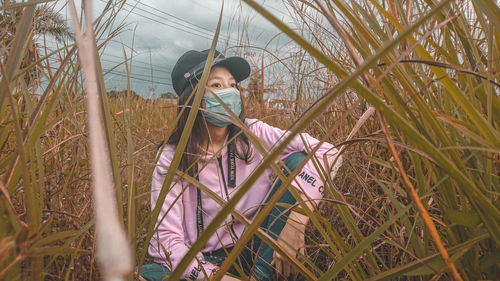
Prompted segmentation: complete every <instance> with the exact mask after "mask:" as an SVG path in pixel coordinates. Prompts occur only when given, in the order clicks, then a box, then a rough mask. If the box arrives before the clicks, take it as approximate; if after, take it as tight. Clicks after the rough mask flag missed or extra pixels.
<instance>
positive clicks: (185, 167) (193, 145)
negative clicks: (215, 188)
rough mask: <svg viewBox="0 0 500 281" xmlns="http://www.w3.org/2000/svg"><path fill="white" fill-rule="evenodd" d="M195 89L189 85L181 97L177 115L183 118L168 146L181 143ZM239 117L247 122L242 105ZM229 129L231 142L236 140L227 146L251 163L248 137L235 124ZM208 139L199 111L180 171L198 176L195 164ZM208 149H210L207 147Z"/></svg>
mask: <svg viewBox="0 0 500 281" xmlns="http://www.w3.org/2000/svg"><path fill="white" fill-rule="evenodd" d="M195 87H196V84H194V85H193V84H190V85H188V86H187V87H186V89H184V91H183V92H182V94H181V95H180V97H179V107H178V109H177V114H181V116H180V118H179V121H178V123H177V127H176V128H175V130H174V132H173V133H172V135H170V138H169V139H168V140H167V144H171V145H176V146H177V144H178V143H179V140H180V138H181V135H182V130H183V129H184V127H185V126H186V122H187V119H188V115H189V112H190V110H191V106H192V104H193V100H194V97H191V98H190V96H194V95H191V94H192V93H193V90H194V88H195ZM183 108H185V109H184V111H182V109H183ZM181 112H182V113H181ZM239 117H240V120H241V121H244V120H245V107H244V105H242V110H241V114H240V116H239ZM227 128H228V139H229V140H231V139H233V138H234V136H236V137H235V138H234V140H233V141H231V142H230V143H229V144H227V145H231V146H233V148H234V150H233V151H235V155H236V157H237V158H239V159H242V160H244V161H245V162H246V163H249V162H251V161H252V148H251V146H250V142H249V140H248V137H247V136H246V135H245V134H244V133H242V132H241V128H240V127H238V126H236V125H234V124H230V125H229V126H228V127H227ZM208 139H209V135H208V128H207V125H206V121H205V118H204V117H203V114H202V111H198V113H197V114H196V119H195V121H194V124H193V129H192V131H191V134H190V135H189V138H188V142H187V144H186V148H185V150H184V153H183V154H182V158H181V162H180V164H179V170H180V171H183V172H185V173H187V174H188V175H190V176H192V177H194V176H195V175H196V173H197V172H198V168H197V167H198V165H196V164H194V163H195V162H197V161H198V159H199V158H200V157H201V156H202V151H201V150H200V148H201V146H202V145H203V140H208ZM206 149H208V147H206Z"/></svg>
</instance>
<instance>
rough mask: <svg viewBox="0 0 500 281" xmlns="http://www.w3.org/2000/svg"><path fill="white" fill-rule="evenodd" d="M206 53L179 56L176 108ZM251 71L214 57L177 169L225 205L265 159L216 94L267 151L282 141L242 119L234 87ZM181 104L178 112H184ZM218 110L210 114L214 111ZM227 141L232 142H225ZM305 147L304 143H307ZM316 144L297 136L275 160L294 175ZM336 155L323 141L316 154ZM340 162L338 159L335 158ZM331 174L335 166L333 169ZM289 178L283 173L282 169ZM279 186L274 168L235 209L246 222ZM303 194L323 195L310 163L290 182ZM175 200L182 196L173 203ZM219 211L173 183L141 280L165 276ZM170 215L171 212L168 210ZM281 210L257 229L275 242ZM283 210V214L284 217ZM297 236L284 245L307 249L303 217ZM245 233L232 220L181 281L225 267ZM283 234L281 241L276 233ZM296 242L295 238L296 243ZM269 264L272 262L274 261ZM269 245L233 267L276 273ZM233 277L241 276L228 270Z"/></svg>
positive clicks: (166, 161)
mask: <svg viewBox="0 0 500 281" xmlns="http://www.w3.org/2000/svg"><path fill="white" fill-rule="evenodd" d="M208 53H209V50H205V51H202V52H198V51H188V52H186V53H185V54H184V55H182V56H181V57H180V58H179V60H178V61H177V63H176V65H175V66H174V68H173V70H172V83H173V87H174V90H175V92H176V94H177V95H178V96H179V104H180V105H191V104H192V100H193V98H190V96H191V93H192V92H193V89H194V88H195V87H196V84H197V82H198V80H199V79H200V77H201V75H202V72H203V68H204V66H205V63H206V60H207V57H208ZM249 74H250V65H249V64H248V62H247V61H246V60H245V59H243V58H240V57H230V58H225V57H224V56H223V55H222V54H220V53H219V52H217V51H216V52H215V57H214V60H213V67H212V68H211V71H210V73H209V75H208V81H207V84H206V87H205V94H204V98H203V101H202V108H203V109H202V110H200V111H199V112H198V114H197V116H196V120H195V123H194V126H193V129H192V132H191V134H190V137H189V140H188V143H187V146H186V149H185V151H184V154H183V156H182V159H181V162H180V165H179V168H178V169H179V170H181V171H182V172H185V173H186V174H187V175H189V176H191V177H195V178H198V180H199V181H200V183H202V184H203V185H205V186H207V187H208V188H210V189H211V190H212V191H213V192H215V193H216V194H217V195H219V196H220V197H221V198H223V200H229V199H230V198H231V194H232V193H233V192H235V190H237V189H238V186H239V185H240V184H241V183H242V182H244V180H245V179H246V178H247V177H248V176H249V175H250V174H251V173H252V171H253V170H254V169H255V168H256V167H257V166H258V164H259V163H260V161H261V160H262V158H263V156H262V155H261V154H260V153H259V152H258V151H257V149H256V148H255V147H254V145H253V144H252V143H251V142H250V141H249V139H248V137H247V136H246V135H245V134H243V133H241V132H240V130H241V129H240V128H239V127H238V126H237V125H235V124H233V122H232V119H231V116H230V114H229V113H227V112H226V110H225V109H224V107H223V106H222V105H221V104H220V103H219V101H218V99H216V98H215V97H214V95H217V96H218V97H219V98H220V100H222V101H223V102H224V103H225V104H226V105H227V106H228V107H229V108H230V109H231V110H232V111H233V112H234V113H235V114H236V116H239V117H240V119H241V121H242V122H243V123H244V124H245V125H246V126H247V127H248V129H249V130H250V131H251V132H252V134H254V135H255V136H256V137H257V138H258V139H260V140H261V141H262V142H263V143H264V144H265V145H267V146H268V147H272V146H273V145H274V144H276V143H277V142H278V141H279V140H280V138H282V136H283V134H284V133H285V132H284V131H282V130H280V129H278V128H274V127H271V126H269V125H267V124H265V123H263V122H260V121H258V120H255V119H249V118H245V117H244V111H243V105H242V99H241V96H240V93H239V91H238V83H239V82H241V81H242V80H244V79H246V78H247V77H248V75H249ZM181 110H182V107H180V109H179V112H181ZM212 113H215V114H212ZM188 114H189V107H186V109H185V110H184V112H183V113H182V114H181V116H180V119H179V123H178V124H177V129H176V130H175V132H174V133H173V134H172V136H171V137H170V138H169V140H168V141H167V144H166V145H165V146H164V148H163V150H162V151H161V155H160V158H159V161H158V165H157V166H156V168H155V171H154V174H153V183H152V191H151V206H152V207H154V206H155V205H156V202H157V200H158V195H159V193H160V190H161V187H162V185H163V181H164V179H165V175H166V173H167V169H168V167H169V166H170V163H171V161H172V159H173V155H174V152H175V150H176V148H177V144H178V142H179V139H180V136H181V134H182V129H183V128H184V125H185V124H186V121H187V118H188ZM229 140H232V141H231V142H229V143H228V141H229ZM304 143H306V144H307V146H306V144H304ZM318 144H319V141H318V140H316V139H314V138H312V137H311V136H309V135H308V134H302V136H297V137H296V138H294V139H293V141H292V142H291V143H290V144H289V145H288V146H287V148H286V149H285V150H284V151H283V152H282V154H281V157H280V159H281V160H283V161H284V163H285V165H286V166H287V168H288V169H289V170H291V171H293V170H294V169H295V168H296V167H297V166H299V165H300V163H301V162H302V160H303V159H304V158H305V155H306V154H305V153H304V152H306V149H310V148H314V147H315V146H316V145H318ZM336 152H337V151H336V150H335V149H334V148H333V147H332V146H331V145H330V144H326V143H324V144H322V145H321V147H320V148H319V149H318V150H317V152H316V155H317V156H318V159H323V156H324V155H325V154H326V155H327V156H328V158H329V159H333V158H334V157H333V156H334V155H335V153H336ZM337 162H338V163H340V161H337ZM334 170H335V171H336V169H334ZM284 173H285V175H286V176H288V173H287V172H284ZM280 185H281V181H279V180H277V181H274V180H273V177H272V170H271V168H268V169H267V170H266V171H265V172H264V173H263V174H262V175H261V176H260V177H259V178H258V179H257V180H256V181H255V182H254V184H253V186H252V187H251V188H250V190H249V191H248V192H247V193H246V194H245V196H244V197H243V198H242V200H241V201H240V202H239V203H238V204H237V205H236V210H237V211H238V212H240V213H241V214H243V215H244V216H246V217H247V218H248V219H252V218H253V217H255V215H256V213H257V211H258V209H259V207H261V206H262V205H263V204H265V201H266V198H269V197H270V196H272V194H273V193H274V191H275V190H276V189H277V188H278V187H279V186H280ZM292 185H293V187H294V188H296V189H297V190H298V191H299V193H301V194H302V195H304V197H307V198H311V199H318V198H321V197H322V192H323V183H322V181H321V178H320V176H319V173H318V172H317V171H316V168H315V166H314V164H313V162H312V161H308V162H307V163H305V165H304V166H303V168H302V171H300V173H298V176H297V177H296V179H295V180H294V182H293V183H292ZM180 194H182V195H181V196H180V198H179V199H177V198H178V197H179V195H180ZM279 202H282V203H285V204H294V203H295V198H294V197H293V196H292V195H291V193H290V191H287V192H286V193H285V194H284V195H283V196H282V197H281V199H280V200H279ZM219 210H220V206H219V205H218V204H217V203H216V202H215V201H214V200H213V199H211V198H210V197H209V196H208V195H206V194H204V193H203V192H201V191H200V190H198V189H197V188H196V187H194V186H193V185H189V183H188V182H187V180H185V179H183V178H176V179H174V181H173V184H172V186H171V187H170V190H169V192H168V194H167V196H166V198H165V201H164V203H163V206H162V211H161V213H160V215H159V217H158V221H157V226H158V229H157V232H156V233H155V235H154V237H153V239H152V240H151V242H150V247H149V254H150V255H151V256H152V257H154V259H155V262H156V264H150V265H145V266H143V267H142V269H141V273H140V274H141V276H142V277H144V278H145V279H147V280H161V276H162V275H163V276H165V275H168V274H169V272H170V271H171V270H172V269H173V268H175V267H176V265H177V264H178V263H179V262H180V260H181V259H182V257H183V256H184V255H185V254H186V252H187V251H188V249H189V246H190V245H191V244H192V243H193V242H194V241H195V240H196V239H197V237H198V235H199V234H200V233H201V232H202V231H203V229H204V227H205V226H207V225H208V224H209V223H210V221H211V220H212V219H213V217H215V215H216V214H217V212H218V211H219ZM167 211H168V212H167ZM284 211H285V208H284V207H279V206H276V207H275V208H274V209H273V211H272V212H271V213H270V214H269V216H268V217H267V218H266V220H265V221H264V222H263V223H262V225H261V227H262V228H263V230H264V231H268V233H269V234H270V235H271V236H272V237H273V238H274V239H277V237H278V236H279V235H280V233H281V231H282V229H283V227H285V224H286V225H287V227H288V226H289V225H290V224H291V223H292V222H291V220H288V223H287V217H288V215H289V213H290V212H284ZM283 213H285V214H284V215H283ZM299 220H300V223H299V224H298V225H300V231H299V235H297V230H295V231H287V233H284V234H290V233H292V234H293V235H291V237H294V239H292V238H290V239H291V240H288V243H291V244H292V245H295V246H297V247H299V246H300V245H303V244H304V238H303V237H304V231H305V224H306V223H307V217H305V216H300V217H299ZM244 231H245V226H244V225H243V223H241V222H240V221H237V220H235V219H234V218H233V217H232V216H229V217H228V218H227V219H226V223H224V225H221V227H220V228H219V229H218V230H217V231H216V233H215V234H214V235H212V237H211V238H210V239H209V240H208V242H207V244H206V245H205V247H204V249H203V250H202V252H201V253H198V254H197V257H196V259H194V260H193V261H192V262H191V264H190V266H189V267H188V268H187V269H186V271H185V273H184V278H186V279H192V280H197V279H206V278H209V275H211V274H212V273H213V272H215V271H216V270H217V268H218V266H220V265H221V264H222V262H223V261H224V259H225V257H226V252H229V251H231V249H232V246H234V244H235V243H236V242H237V240H238V238H239V237H241V235H242V233H243V232H244ZM280 237H283V235H281V236H280ZM297 238H298V239H297ZM273 259H274V261H273ZM281 262H282V261H281V260H280V259H278V258H277V255H275V254H274V251H273V249H272V248H271V247H269V246H268V245H266V244H265V243H262V241H261V240H260V238H259V237H257V236H254V238H253V239H252V240H251V241H250V243H248V245H247V247H246V249H245V250H244V251H243V252H242V253H241V254H240V256H239V259H238V260H237V264H238V266H239V267H240V269H242V270H243V271H244V272H245V274H247V275H250V276H251V278H252V280H261V281H262V280H269V279H270V278H271V277H272V275H273V274H274V268H273V266H272V264H275V265H281V264H282V263H281ZM230 272H231V273H233V274H236V275H237V274H238V273H237V270H236V269H235V268H234V267H232V268H231V270H230Z"/></svg>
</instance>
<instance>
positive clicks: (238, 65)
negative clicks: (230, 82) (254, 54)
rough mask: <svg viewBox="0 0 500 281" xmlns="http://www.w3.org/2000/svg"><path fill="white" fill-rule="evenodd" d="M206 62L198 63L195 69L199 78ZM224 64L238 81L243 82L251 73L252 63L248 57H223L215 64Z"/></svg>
mask: <svg viewBox="0 0 500 281" xmlns="http://www.w3.org/2000/svg"><path fill="white" fill-rule="evenodd" d="M205 63H206V61H204V62H203V63H200V64H199V65H197V67H196V69H195V70H194V71H193V73H195V76H196V77H197V78H200V77H201V75H202V72H203V69H204V68H205ZM216 65H217V66H223V67H225V68H227V69H228V70H229V72H231V74H232V75H233V77H234V79H235V80H236V82H241V81H243V80H245V79H247V78H248V76H249V75H250V64H249V63H248V62H247V60H246V59H244V58H242V57H229V58H223V59H215V61H214V66H216Z"/></svg>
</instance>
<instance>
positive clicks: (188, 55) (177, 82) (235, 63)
mask: <svg viewBox="0 0 500 281" xmlns="http://www.w3.org/2000/svg"><path fill="white" fill-rule="evenodd" d="M209 51H210V50H204V51H201V52H199V51H195V50H190V51H187V52H185V53H184V54H183V55H182V56H181V57H180V58H179V59H178V60H177V62H176V63H175V65H174V68H173V69H172V85H173V87H174V90H175V93H176V94H177V95H178V96H180V95H181V94H182V92H183V91H184V89H185V88H186V86H188V85H189V83H190V82H194V81H195V79H200V77H201V75H202V74H203V69H204V68H205V63H206V62H207V59H208V52H209ZM216 65H218V66H223V67H225V68H227V69H228V70H229V72H231V74H232V75H233V77H234V79H235V80H236V82H240V81H243V80H245V79H246V78H247V77H248V75H250V64H249V63H248V62H247V60H245V59H244V58H242V57H229V58H226V57H224V55H223V54H221V53H220V52H219V51H217V50H215V53H214V60H213V66H216Z"/></svg>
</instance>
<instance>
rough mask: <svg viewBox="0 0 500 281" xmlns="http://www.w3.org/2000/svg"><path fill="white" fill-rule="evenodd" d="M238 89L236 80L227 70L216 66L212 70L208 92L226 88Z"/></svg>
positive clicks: (209, 76)
mask: <svg viewBox="0 0 500 281" xmlns="http://www.w3.org/2000/svg"><path fill="white" fill-rule="evenodd" d="M231 87H232V88H236V87H237V84H236V80H235V79H234V77H233V75H232V74H231V72H229V70H227V68H225V67H222V66H214V67H212V70H210V74H209V75H208V80H207V90H211V91H217V90H221V89H226V88H231Z"/></svg>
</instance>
